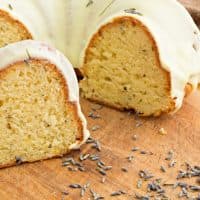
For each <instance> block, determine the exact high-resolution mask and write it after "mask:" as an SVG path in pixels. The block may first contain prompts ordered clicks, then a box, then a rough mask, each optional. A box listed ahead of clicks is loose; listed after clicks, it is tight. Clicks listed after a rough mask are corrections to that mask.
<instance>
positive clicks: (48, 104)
mask: <svg viewBox="0 0 200 200" xmlns="http://www.w3.org/2000/svg"><path fill="white" fill-rule="evenodd" d="M0 58H1V59H0V122H1V123H0V168H2V167H5V166H11V165H14V164H21V163H22V162H33V161H37V160H43V159H47V158H52V157H56V156H62V155H63V154H66V153H67V152H68V151H69V150H71V149H76V148H79V147H80V145H81V144H82V143H83V142H84V141H86V139H87V138H88V136H89V132H88V130H87V127H86V120H85V118H84V116H83V114H82V112H81V109H80V105H79V90H78V82H77V79H76V76H75V73H74V70H73V68H72V66H71V64H70V63H69V62H68V60H67V59H66V58H65V57H64V56H63V55H62V54H61V53H59V52H58V51H56V50H54V49H52V48H51V47H49V46H48V45H46V44H44V43H41V42H36V41H22V42H17V43H14V44H10V45H7V46H6V47H4V48H0Z"/></svg>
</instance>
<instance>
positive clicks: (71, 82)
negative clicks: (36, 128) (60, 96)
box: [0, 40, 90, 149]
mask: <svg viewBox="0 0 200 200" xmlns="http://www.w3.org/2000/svg"><path fill="white" fill-rule="evenodd" d="M29 56H30V57H31V58H37V59H46V60H48V61H49V62H50V63H52V64H55V66H56V67H57V69H58V70H59V71H60V72H61V73H62V74H63V76H64V77H65V81H66V84H67V86H68V90H69V92H68V93H69V101H70V102H73V103H75V104H76V108H77V112H78V113H77V114H78V116H79V118H80V120H81V122H82V125H83V134H84V135H83V140H82V141H78V142H76V143H75V144H72V145H71V146H70V149H77V148H80V145H81V144H83V143H84V142H85V141H86V140H87V139H88V137H89V135H90V134H89V131H88V129H87V122H86V119H85V117H84V115H83V113H82V112H81V108H80V103H79V87H78V81H77V78H76V75H75V72H74V70H73V67H72V65H71V64H70V62H69V61H68V60H67V59H66V58H65V56H64V55H63V54H61V53H60V52H59V51H57V50H56V49H54V48H51V47H50V46H48V45H47V44H45V43H43V42H38V41H32V40H26V41H22V42H17V43H14V44H10V45H7V46H6V47H4V48H0V58H1V59H0V70H1V69H4V68H6V67H8V66H9V65H11V64H13V63H15V62H18V61H24V60H26V59H28V58H29Z"/></svg>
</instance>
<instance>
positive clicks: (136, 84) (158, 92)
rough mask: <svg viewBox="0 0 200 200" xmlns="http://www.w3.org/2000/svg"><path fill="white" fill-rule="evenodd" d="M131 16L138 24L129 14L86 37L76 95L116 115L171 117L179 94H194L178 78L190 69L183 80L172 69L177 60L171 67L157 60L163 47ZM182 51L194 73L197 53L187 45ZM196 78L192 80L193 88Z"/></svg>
mask: <svg viewBox="0 0 200 200" xmlns="http://www.w3.org/2000/svg"><path fill="white" fill-rule="evenodd" d="M133 11H135V10H133ZM135 12H136V11H135ZM136 16H137V18H138V19H137V18H136V17H133V16H131V15H125V16H121V17H112V18H111V19H110V20H107V21H106V22H105V23H103V25H101V26H99V28H98V31H97V32H96V33H95V34H94V35H92V37H91V39H90V40H89V43H88V45H87V48H86V49H85V51H84V54H83V67H82V69H81V70H82V73H83V80H82V81H81V82H80V88H81V94H82V96H83V97H85V98H87V99H90V100H92V101H96V102H99V103H102V104H105V105H109V106H111V107H114V108H117V109H120V110H135V111H136V112H137V113H138V114H139V115H141V116H159V115H161V114H162V113H170V112H175V111H177V110H178V109H179V108H180V107H181V105H182V101H183V97H184V95H187V94H188V93H190V92H191V91H192V90H194V89H195V88H194V86H192V84H191V83H189V82H187V79H186V78H184V75H185V74H186V73H185V72H187V73H188V72H190V71H189V70H191V68H190V69H189V67H188V68H187V69H185V71H184V72H183V73H185V74H184V75H183V74H182V72H181V70H180V68H177V67H176V66H177V63H178V58H177V63H175V64H174V63H171V66H170V65H169V66H168V65H166V64H165V63H164V62H163V60H161V58H162V57H163V55H165V56H166V55H168V54H167V51H166V54H163V52H159V49H158V45H160V46H161V45H163V44H162V43H161V44H160V43H158V40H156V38H155V37H154V35H153V33H154V32H153V33H152V32H150V29H149V28H148V27H147V26H145V24H143V23H142V22H141V21H140V20H139V19H143V18H142V16H140V15H139V14H136ZM158 37H159V36H158ZM194 39H195V33H194ZM183 42H184V41H183ZM162 47H164V46H162ZM179 51H180V49H179ZM188 51H191V52H192V53H191V55H192V56H191V59H190V61H191V62H193V63H194V65H193V70H196V69H197V67H198V65H197V63H199V57H198V56H199V52H195V51H194V49H193V48H192V42H191V46H190V49H188ZM161 53H162V57H161ZM184 59H185V60H186V59H187V58H186V57H185V58H184ZM195 62H196V63H195ZM173 64H174V65H173ZM181 66H183V65H181ZM195 67H196V68H195ZM187 78H188V77H187ZM190 79H192V77H191V78H190ZM196 79H198V77H197V76H194V80H193V83H196V82H198V81H196Z"/></svg>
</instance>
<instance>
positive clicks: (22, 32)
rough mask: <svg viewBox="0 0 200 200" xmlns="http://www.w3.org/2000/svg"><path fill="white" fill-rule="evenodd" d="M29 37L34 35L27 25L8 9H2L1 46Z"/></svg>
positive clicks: (0, 18) (0, 11)
mask: <svg viewBox="0 0 200 200" xmlns="http://www.w3.org/2000/svg"><path fill="white" fill-rule="evenodd" d="M10 6H11V5H10ZM10 9H12V8H10ZM28 39H32V35H31V33H30V32H29V30H28V29H27V28H26V27H25V25H24V24H22V23H21V22H20V21H19V20H17V19H16V18H14V17H13V16H11V15H10V14H9V13H8V12H7V11H4V10H0V47H3V46H6V45H7V44H10V43H14V42H18V41H21V40H28Z"/></svg>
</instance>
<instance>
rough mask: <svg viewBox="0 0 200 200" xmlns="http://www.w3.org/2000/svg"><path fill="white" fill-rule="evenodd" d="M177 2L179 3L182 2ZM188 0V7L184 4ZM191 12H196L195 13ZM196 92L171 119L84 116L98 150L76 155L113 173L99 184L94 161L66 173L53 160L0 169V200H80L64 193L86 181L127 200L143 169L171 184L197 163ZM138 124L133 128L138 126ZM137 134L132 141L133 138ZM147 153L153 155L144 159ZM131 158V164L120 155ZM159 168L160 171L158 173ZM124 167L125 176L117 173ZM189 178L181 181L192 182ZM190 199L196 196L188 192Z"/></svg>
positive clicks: (104, 113)
mask: <svg viewBox="0 0 200 200" xmlns="http://www.w3.org/2000/svg"><path fill="white" fill-rule="evenodd" d="M182 2H183V1H182ZM190 2H193V3H194V4H192V5H191V4H190ZM184 3H185V4H186V6H187V8H188V9H190V8H192V9H193V10H195V9H196V8H200V7H199V0H196V1H195V0H194V1H191V0H184ZM195 12H196V11H195ZM199 99H200V92H196V93H194V94H193V95H191V96H190V97H188V98H187V99H186V100H185V103H184V106H183V108H182V109H181V110H180V111H179V112H178V113H177V114H176V115H174V116H163V117H161V118H138V117H137V116H136V115H134V114H129V113H127V112H119V111H116V110H113V109H110V108H106V107H104V108H103V109H101V110H99V111H97V112H95V113H98V114H99V115H100V116H101V118H100V119H96V120H94V119H91V118H89V117H88V123H89V128H90V130H91V128H92V127H93V126H94V125H100V127H101V128H100V129H99V130H97V131H91V133H92V136H93V137H94V138H95V139H97V140H99V141H100V142H101V145H102V151H101V152H97V151H96V150H95V149H92V148H91V145H84V146H83V147H82V149H81V153H83V154H84V153H90V154H93V153H95V154H99V155H100V157H101V159H102V161H104V162H105V163H106V165H112V166H113V169H112V170H111V171H109V172H108V173H107V178H106V181H105V183H104V184H102V183H101V179H102V175H100V174H99V173H98V172H97V171H96V163H95V162H92V161H88V160H87V161H84V162H83V164H84V166H85V168H86V172H70V171H69V170H68V169H67V167H62V166H61V164H62V161H61V159H53V160H48V161H43V162H37V163H32V164H25V165H22V166H17V167H12V168H7V169H2V170H0V199H2V200H58V199H60V200H61V199H63V200H64V199H67V200H78V199H83V200H88V198H89V197H90V193H89V191H88V192H86V194H85V196H84V197H83V198H80V191H79V190H75V189H74V190H72V189H69V187H68V185H69V184H71V183H79V184H85V183H87V182H90V185H91V186H90V187H91V188H92V189H93V190H94V191H96V192H98V193H100V194H102V195H103V196H105V199H111V200H112V199H119V200H126V199H127V200H130V199H134V198H133V196H134V194H135V193H139V194H143V193H146V187H147V186H146V185H147V183H146V182H145V183H144V184H143V186H142V188H141V189H137V187H136V185H137V181H138V179H139V176H138V172H139V170H144V169H148V170H149V171H151V172H152V173H153V174H154V176H155V177H154V178H162V180H163V182H167V183H174V182H176V176H177V173H178V170H179V169H181V168H183V169H184V166H183V164H184V163H185V162H188V163H190V164H191V165H200V101H199ZM81 104H82V108H83V111H84V113H85V115H86V116H88V114H89V112H90V111H91V110H92V107H94V104H93V103H91V102H88V101H86V100H83V99H82V102H81ZM140 123H141V124H142V125H141V126H140V127H137V125H138V124H140ZM160 128H164V129H165V130H166V131H167V135H160V134H159V133H158V132H159V129H160ZM134 135H137V140H134V139H133V137H134ZM133 147H139V148H140V149H141V150H145V151H147V152H148V155H143V154H140V152H135V153H133V152H131V149H132V148H133ZM169 150H173V151H174V152H175V155H174V159H175V160H176V162H177V163H176V165H175V167H174V168H169V167H168V164H169V161H166V160H165V158H166V156H167V153H168V151H169ZM149 152H152V154H153V155H149ZM79 154H80V152H79V151H77V152H73V153H71V154H70V155H68V157H71V156H72V157H74V158H75V159H76V160H78V156H79ZM129 155H133V156H134V159H133V161H132V163H130V162H128V161H127V159H126V157H127V156H129ZM161 165H162V166H164V167H165V168H166V170H167V172H166V173H163V172H161V171H160V166H161ZM122 167H126V168H127V169H128V172H127V173H125V172H122V170H121V168H122ZM195 180H196V179H194V178H192V179H190V180H183V181H184V182H188V183H191V184H195ZM120 189H122V190H125V191H126V192H127V193H128V195H124V196H120V197H115V198H114V197H111V196H110V194H111V193H112V192H114V191H117V190H120ZM62 191H68V192H69V195H68V196H63V195H62ZM179 192H180V189H177V190H173V189H171V188H166V193H167V194H168V196H169V197H170V199H172V200H175V199H178V196H177V194H178V193H179ZM192 195H197V193H193V194H192Z"/></svg>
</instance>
